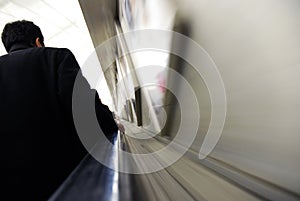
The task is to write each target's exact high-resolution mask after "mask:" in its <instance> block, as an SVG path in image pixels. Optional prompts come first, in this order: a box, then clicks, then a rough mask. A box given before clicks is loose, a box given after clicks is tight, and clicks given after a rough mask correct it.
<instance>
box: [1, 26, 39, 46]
mask: <svg viewBox="0 0 300 201" xmlns="http://www.w3.org/2000/svg"><path fill="white" fill-rule="evenodd" d="M1 39H2V43H3V45H4V47H5V49H6V51H7V52H9V50H10V48H11V47H12V46H13V45H14V44H19V43H21V44H25V45H29V46H32V47H43V46H44V37H43V34H42V32H41V29H40V28H39V27H38V26H36V25H35V24H34V23H33V22H30V21H26V20H22V21H15V22H11V23H8V24H6V25H5V27H4V29H3V32H2V36H1Z"/></svg>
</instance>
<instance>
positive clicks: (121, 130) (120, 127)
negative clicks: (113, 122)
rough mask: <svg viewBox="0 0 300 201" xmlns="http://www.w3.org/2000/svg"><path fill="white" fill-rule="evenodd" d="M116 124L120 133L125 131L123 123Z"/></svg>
mask: <svg viewBox="0 0 300 201" xmlns="http://www.w3.org/2000/svg"><path fill="white" fill-rule="evenodd" d="M117 126H118V129H119V131H120V132H121V133H125V127H124V126H123V124H121V123H118V124H117Z"/></svg>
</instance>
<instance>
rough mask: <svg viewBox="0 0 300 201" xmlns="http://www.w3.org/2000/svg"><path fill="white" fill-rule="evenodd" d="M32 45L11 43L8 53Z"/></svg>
mask: <svg viewBox="0 0 300 201" xmlns="http://www.w3.org/2000/svg"><path fill="white" fill-rule="evenodd" d="M31 47H32V46H30V45H27V44H25V43H16V44H13V45H12V46H11V48H10V49H9V51H8V52H9V53H11V52H13V51H16V50H23V49H27V48H31Z"/></svg>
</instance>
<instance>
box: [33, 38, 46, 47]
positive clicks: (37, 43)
mask: <svg viewBox="0 0 300 201" xmlns="http://www.w3.org/2000/svg"><path fill="white" fill-rule="evenodd" d="M35 46H36V47H44V46H43V45H42V43H41V40H40V38H36V39H35Z"/></svg>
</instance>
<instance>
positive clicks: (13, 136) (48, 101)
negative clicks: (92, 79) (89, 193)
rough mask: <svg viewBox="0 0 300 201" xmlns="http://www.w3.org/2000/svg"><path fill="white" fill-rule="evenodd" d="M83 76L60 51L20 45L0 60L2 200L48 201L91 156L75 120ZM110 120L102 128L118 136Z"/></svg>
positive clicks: (68, 54) (70, 57) (68, 53)
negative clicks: (77, 86) (76, 91)
mask: <svg viewBox="0 0 300 201" xmlns="http://www.w3.org/2000/svg"><path fill="white" fill-rule="evenodd" d="M79 70H80V68H79V65H78V63H77V61H76V59H75V57H74V55H73V54H72V53H71V51H69V50H68V49H62V48H48V47H45V48H30V47H27V46H25V45H16V46H14V47H13V48H12V50H11V52H10V53H9V54H7V55H4V56H1V57H0V135H1V141H0V149H1V150H0V151H1V152H0V154H1V158H0V159H1V170H0V171H1V173H0V174H1V178H0V180H1V181H0V182H1V186H2V187H1V191H3V192H1V195H0V199H1V200H46V199H47V198H48V197H49V196H50V195H51V194H52V193H53V191H54V190H55V189H56V188H57V187H58V186H59V185H60V184H61V183H62V182H63V181H64V180H65V178H66V177H67V176H68V175H69V174H70V172H71V171H72V170H73V169H74V168H75V167H76V166H77V165H78V163H79V162H80V160H81V159H82V158H83V157H84V156H85V155H86V154H87V151H86V150H85V148H84V147H83V145H82V144H81V142H80V140H79V137H78V135H77V134H76V130H75V127H74V124H73V119H72V89H73V84H74V80H75V77H76V75H77V73H78V72H79ZM99 104H101V103H99ZM97 107H99V105H98V106H97ZM100 110H101V109H98V113H97V116H98V117H99V116H100V117H101V115H102V114H101V111H100ZM99 111H100V112H99ZM109 112H110V111H108V113H109ZM105 115H107V114H105ZM109 115H110V116H108V117H106V116H104V117H103V115H102V119H104V120H102V122H100V124H102V125H101V127H106V128H110V129H111V130H113V131H115V130H117V126H116V124H115V123H114V122H113V123H111V122H112V121H111V120H110V121H105V119H107V118H111V113H110V114H109ZM3 187H4V188H3ZM3 196H4V197H3Z"/></svg>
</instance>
